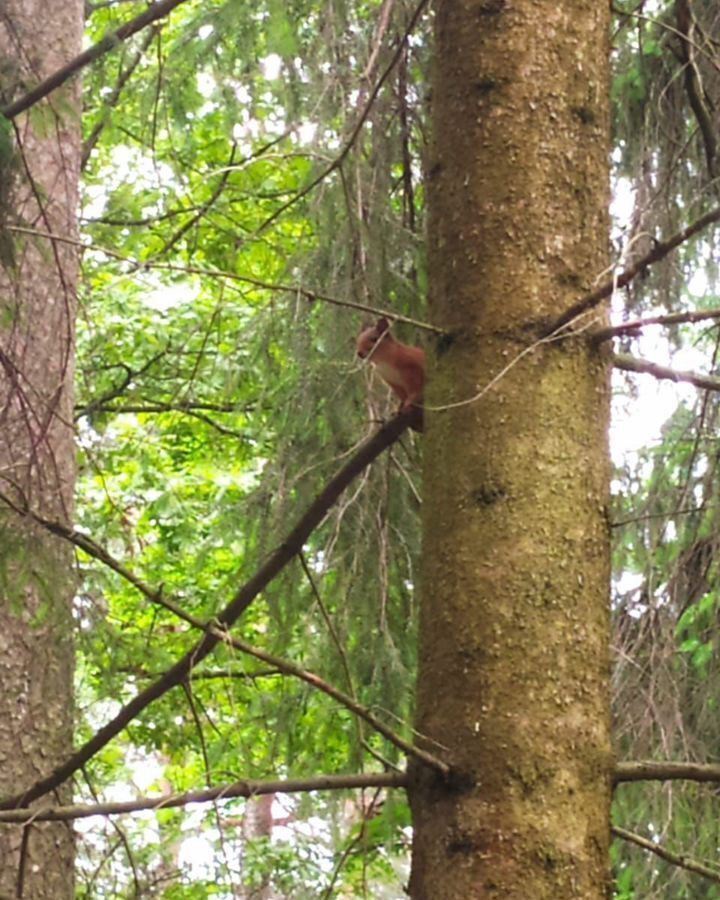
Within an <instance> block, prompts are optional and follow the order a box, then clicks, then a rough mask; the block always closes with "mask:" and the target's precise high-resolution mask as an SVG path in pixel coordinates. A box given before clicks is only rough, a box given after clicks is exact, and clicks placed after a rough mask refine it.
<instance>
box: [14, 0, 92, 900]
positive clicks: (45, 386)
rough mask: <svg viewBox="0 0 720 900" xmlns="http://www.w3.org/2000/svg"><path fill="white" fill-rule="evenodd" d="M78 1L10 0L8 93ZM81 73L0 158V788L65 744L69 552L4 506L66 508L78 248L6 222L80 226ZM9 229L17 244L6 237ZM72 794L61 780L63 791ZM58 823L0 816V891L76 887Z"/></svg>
mask: <svg viewBox="0 0 720 900" xmlns="http://www.w3.org/2000/svg"><path fill="white" fill-rule="evenodd" d="M82 29H83V4H82V2H81V0H67V2H62V3H48V2H47V0H4V2H3V4H2V9H1V10H0V60H1V62H2V68H3V72H4V73H5V75H4V78H3V84H2V89H3V94H4V96H3V101H4V102H6V101H7V100H9V99H11V95H19V94H21V93H22V92H23V90H24V89H25V88H26V87H27V86H28V85H31V84H33V83H35V82H37V81H38V80H40V79H42V78H44V77H45V76H46V75H48V74H50V73H51V72H52V71H54V70H55V69H56V68H58V67H59V66H60V65H62V64H63V63H65V62H66V61H67V60H68V59H69V58H70V57H72V56H73V55H75V54H77V53H78V52H79V51H80V49H81V39H82ZM79 116H80V96H79V86H78V84H77V82H76V83H75V84H73V85H71V86H69V87H67V88H65V89H63V90H61V91H57V92H55V93H54V94H52V95H51V97H50V98H49V99H48V100H46V101H44V102H43V103H41V104H39V105H38V107H36V108H34V109H33V110H31V111H30V113H29V114H27V115H24V116H21V117H20V118H19V119H18V120H17V121H16V122H14V123H13V125H14V133H12V132H11V137H12V140H13V141H14V143H15V148H16V151H17V152H16V157H15V161H14V163H13V164H10V163H8V162H7V159H6V158H5V157H2V159H3V162H2V166H3V168H2V171H0V184H1V185H2V190H0V202H1V203H2V209H1V210H0V225H1V226H2V238H3V242H2V248H3V250H2V268H1V269H0V305H1V309H0V493H1V494H2V498H3V499H0V627H1V628H2V643H0V794H4V795H6V794H10V793H15V792H16V791H18V789H20V788H21V787H22V786H24V785H28V786H29V785H30V784H32V783H33V782H34V781H36V780H37V779H38V778H39V777H40V776H43V775H47V773H48V771H49V770H50V769H52V768H53V767H54V766H55V765H57V763H58V762H59V761H60V760H61V759H62V758H64V757H65V756H66V755H67V754H68V753H69V751H70V750H71V748H72V678H73V648H72V620H71V602H72V596H73V586H72V578H71V574H72V556H71V555H70V554H69V553H68V552H67V551H66V550H65V548H63V547H59V546H57V545H56V544H54V543H53V542H52V541H51V540H49V539H48V538H47V537H46V536H44V535H43V534H41V533H39V532H38V531H37V530H35V529H33V528H31V527H30V526H29V525H28V523H27V522H26V521H24V519H23V517H22V516H20V515H18V514H17V512H16V511H13V510H12V509H11V508H10V506H14V507H15V508H16V509H17V508H23V507H25V506H28V507H30V508H31V509H33V510H36V511H39V512H40V513H41V514H43V515H45V516H47V517H49V518H53V519H58V520H62V521H68V520H69V519H70V515H71V509H72V498H73V482H74V473H75V469H74V450H73V430H72V409H73V394H72V380H73V351H74V317H75V299H76V297H75V292H76V282H77V268H78V267H77V253H76V251H75V249H74V248H69V247H68V246H67V245H61V244H51V243H49V242H48V241H47V240H46V239H34V238H28V237H27V236H24V237H17V233H16V232H12V231H8V230H7V227H8V226H13V225H20V226H23V227H32V228H36V229H38V230H40V231H44V232H48V231H51V232H57V233H59V234H61V235H63V236H68V235H74V234H75V233H76V220H77V204H78V190H77V189H78V174H79V161H80V127H79V126H80V120H79ZM13 242H14V251H13V253H12V254H11V253H10V252H9V246H10V244H11V243H13ZM54 799H59V800H60V801H61V802H64V803H66V802H68V801H69V799H70V794H69V786H68V787H67V788H65V789H63V790H62V791H60V792H59V794H58V797H57V798H54ZM73 854H74V842H73V835H72V829H71V828H70V827H69V826H68V825H67V824H64V823H53V824H43V825H33V826H31V827H30V828H29V829H26V830H25V831H23V830H21V829H18V828H14V827H11V826H3V827H2V828H0V896H3V897H5V896H24V897H32V898H52V900H62V898H70V897H73V896H74V889H73Z"/></svg>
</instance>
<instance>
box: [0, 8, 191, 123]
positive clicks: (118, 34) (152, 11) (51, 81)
mask: <svg viewBox="0 0 720 900" xmlns="http://www.w3.org/2000/svg"><path fill="white" fill-rule="evenodd" d="M185 2H186V0H160V2H158V3H153V4H152V6H150V7H148V9H146V10H145V12H142V13H140V15H139V16H136V17H135V18H134V19H131V20H130V21H129V22H126V23H125V24H124V25H121V26H120V28H118V29H116V30H115V31H112V32H110V34H106V35H105V37H104V38H102V39H101V40H100V41H98V43H97V44H93V46H92V47H88V49H87V50H84V51H83V52H82V53H80V54H79V55H78V56H76V57H75V59H71V60H70V62H68V63H67V64H66V65H64V66H63V67H62V68H60V69H58V70H57V71H56V72H53V74H52V75H49V76H48V77H47V78H46V79H45V80H44V81H41V82H40V84H38V85H36V86H35V87H34V88H33V89H32V90H30V91H28V92H27V94H25V95H24V96H22V97H19V98H18V99H17V100H15V101H14V102H13V103H9V104H8V105H7V106H4V107H2V109H0V115H3V116H5V118H6V119H14V118H15V116H17V115H19V114H20V113H21V112H25V110H26V109H30V107H31V106H33V105H34V104H35V103H37V102H38V101H39V100H42V99H43V97H46V96H47V95H48V94H50V93H52V91H54V90H55V89H56V88H59V87H60V86H61V85H63V84H65V82H66V81H67V80H68V79H69V78H72V76H73V75H75V74H77V73H78V72H79V71H80V70H81V69H83V68H85V66H87V65H89V64H90V63H92V62H95V60H96V59H99V58H100V57H101V56H104V55H105V54H106V53H108V52H109V51H110V50H113V49H114V48H115V47H117V45H118V44H120V43H122V42H123V41H125V40H127V39H128V38H129V37H132V35H134V34H137V32H138V31H141V30H142V29H143V28H145V26H146V25H150V24H151V23H152V22H156V21H157V20H158V19H162V18H164V17H165V16H167V15H168V13H170V12H172V10H173V9H175V7H176V6H180V4H181V3H185Z"/></svg>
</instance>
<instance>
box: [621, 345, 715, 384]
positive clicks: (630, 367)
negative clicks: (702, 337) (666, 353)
mask: <svg viewBox="0 0 720 900" xmlns="http://www.w3.org/2000/svg"><path fill="white" fill-rule="evenodd" d="M612 364H613V365H614V366H615V368H616V369H623V370H624V371H626V372H639V373H640V374H643V375H652V376H654V377H655V378H659V379H662V380H665V381H676V382H679V381H682V382H685V383H687V384H694V385H695V387H697V388H701V389H702V390H706V391H720V378H718V377H717V376H715V375H703V374H702V373H701V372H687V371H682V370H681V371H678V370H676V369H671V368H670V367H669V366H661V365H660V364H659V363H654V362H652V361H651V360H649V359H641V358H640V357H637V356H630V354H629V353H613V355H612Z"/></svg>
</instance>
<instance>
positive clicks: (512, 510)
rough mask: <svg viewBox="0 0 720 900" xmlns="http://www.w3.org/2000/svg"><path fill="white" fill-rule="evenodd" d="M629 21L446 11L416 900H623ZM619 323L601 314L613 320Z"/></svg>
mask: <svg viewBox="0 0 720 900" xmlns="http://www.w3.org/2000/svg"><path fill="white" fill-rule="evenodd" d="M608 12H609V10H608V6H607V4H603V3H598V2H596V0H576V2H574V3H562V2H558V0H552V2H551V0H513V2H506V0H440V2H439V4H438V6H437V16H436V47H435V55H436V64H435V76H434V85H433V95H432V101H431V102H432V116H433V134H434V139H433V145H432V148H431V154H430V159H429V162H428V197H429V204H430V224H429V234H428V240H429V254H430V259H429V263H430V293H431V302H432V310H433V319H434V321H435V323H436V324H438V325H440V326H442V327H444V328H446V329H447V330H448V331H449V332H450V338H449V339H448V340H446V341H443V342H441V344H440V345H439V347H438V354H437V359H436V360H435V363H434V365H432V366H431V372H430V387H429V390H428V392H427V396H426V405H427V407H429V409H430V411H429V413H428V414H427V420H428V424H427V433H426V437H425V446H424V462H425V480H424V485H425V497H424V515H425V522H424V525H425V543H424V552H423V586H422V617H421V647H420V673H419V682H418V714H417V727H418V730H419V732H420V734H421V735H423V736H424V740H425V741H426V746H427V747H428V748H429V749H432V751H433V752H435V753H439V754H441V755H442V754H444V755H445V757H446V758H447V759H448V760H449V761H451V762H452V763H453V764H454V765H455V766H457V767H458V769H459V770H460V771H461V772H462V774H463V778H462V779H458V780H457V782H456V783H455V784H454V785H453V786H452V788H451V787H449V786H446V785H443V784H440V783H438V782H437V780H435V779H433V778H432V776H431V775H430V774H428V773H427V772H425V771H421V770H420V769H418V767H417V766H416V767H415V772H414V778H415V783H414V786H413V788H412V790H411V804H412V808H413V818H414V828H415V838H414V847H413V862H412V878H411V895H412V897H413V898H414V900H439V898H442V900H455V898H457V900H472V898H476V897H483V898H484V897H498V898H501V897H502V898H503V900H513V898H514V900H528V898H533V900H545V898H547V900H563V898H583V900H591V898H601V897H602V898H604V897H606V896H608V894H609V890H610V887H609V871H608V869H609V866H608V859H607V851H608V841H609V834H608V832H609V802H610V778H609V773H610V767H611V751H610V741H609V696H608V668H609V652H608V643H609V609H608V597H609V550H608V537H609V534H608V524H607V496H608V474H609V466H608V461H607V419H608V399H609V391H608V371H607V361H606V359H604V358H601V356H600V355H599V352H596V351H594V350H593V349H592V348H591V347H590V346H589V344H588V341H587V335H588V333H589V331H591V330H592V328H593V327H594V323H589V322H588V319H587V318H586V319H584V320H583V321H582V323H576V326H577V332H578V333H577V334H576V335H575V336H572V337H566V338H565V339H563V340H558V341H553V342H544V343H541V344H540V345H538V346H537V347H536V349H534V350H533V351H532V352H526V353H525V354H524V355H522V356H521V357H520V358H519V360H518V361H517V363H516V364H515V365H514V366H512V367H511V368H510V369H509V370H508V371H507V372H506V374H505V375H504V376H503V377H502V378H501V379H500V380H499V381H498V382H497V384H495V385H494V386H493V387H492V388H491V389H490V390H489V391H488V392H487V393H486V394H485V395H484V396H483V397H482V398H480V399H476V400H474V401H473V402H470V403H467V404H465V405H460V406H457V407H455V408H451V409H446V410H444V411H439V410H437V409H436V411H435V412H433V411H432V409H433V407H440V406H442V405H443V404H448V403H452V402H456V401H462V400H465V399H467V398H471V397H473V396H474V395H477V394H478V392H479V391H480V389H481V388H482V387H483V386H485V385H487V384H488V382H489V381H490V380H491V378H493V376H495V375H497V374H498V373H499V372H500V371H501V370H502V369H503V368H504V367H506V366H507V365H508V363H510V362H511V361H512V360H513V359H515V358H516V357H517V356H518V354H520V353H521V352H522V351H523V350H524V349H525V348H526V347H528V345H530V344H532V343H533V341H534V340H537V339H539V338H542V337H543V335H545V334H546V330H547V323H548V322H552V321H553V320H554V319H555V318H556V317H557V316H559V315H560V313H561V312H562V311H563V310H564V309H566V308H568V307H569V306H570V305H571V304H572V302H573V301H574V300H576V299H577V297H578V296H579V295H580V294H581V293H582V292H583V291H585V290H587V289H588V288H590V287H591V286H592V284H593V280H594V279H595V278H596V277H597V276H599V275H600V274H601V273H603V271H604V270H605V268H606V265H607V247H608V220H607V204H608V90H609V85H608V39H607V34H608ZM592 315H593V316H594V317H595V318H596V319H597V318H598V317H599V318H600V319H602V313H600V314H598V313H597V311H595V312H594V313H593V314H592Z"/></svg>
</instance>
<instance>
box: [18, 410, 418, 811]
mask: <svg viewBox="0 0 720 900" xmlns="http://www.w3.org/2000/svg"><path fill="white" fill-rule="evenodd" d="M415 414H416V410H414V409H410V410H408V411H407V412H405V413H401V414H400V415H397V416H395V417H394V418H393V419H391V420H390V421H389V422H388V423H386V424H385V425H384V426H383V427H382V428H380V429H379V430H378V431H377V432H375V434H374V435H372V437H370V438H369V439H368V440H367V441H365V443H364V444H362V445H361V447H360V448H359V449H358V450H357V452H356V453H355V454H354V456H352V457H351V458H350V459H349V460H348V462H347V463H346V464H345V465H344V466H343V467H342V469H340V471H339V472H338V473H337V474H336V475H335V476H334V477H333V478H331V479H330V481H329V482H328V484H327V485H326V486H325V488H324V489H323V490H322V491H321V492H320V493H319V494H318V496H317V497H316V498H315V500H314V501H313V502H312V503H311V504H310V507H309V508H308V509H307V510H306V512H305V514H304V515H303V516H301V518H300V519H299V521H298V522H297V524H296V525H295V527H294V528H293V529H292V530H291V531H290V532H289V534H288V535H287V537H286V538H285V540H284V541H283V543H282V544H281V545H280V546H279V547H278V548H277V549H276V550H275V551H274V553H272V554H271V555H270V557H269V558H268V559H267V561H266V562H265V563H264V564H263V565H262V566H261V567H260V568H259V569H258V571H257V572H256V573H255V575H253V576H252V577H251V578H250V579H249V580H248V581H246V582H245V584H244V585H243V586H242V587H241V588H240V589H239V590H238V592H237V594H236V595H235V597H234V598H233V599H232V601H231V602H230V603H229V604H228V605H227V606H226V607H225V608H224V609H223V610H222V611H221V613H220V614H219V615H218V616H217V619H216V620H215V624H214V626H213V628H212V629H209V630H208V631H207V632H206V633H205V634H204V636H203V637H202V638H201V639H200V640H199V641H198V643H197V644H196V645H195V646H194V647H193V648H192V649H191V650H190V651H189V652H187V653H186V654H185V655H184V656H182V657H181V658H180V659H179V660H178V661H177V662H176V663H175V664H174V665H173V666H172V667H171V668H170V669H168V671H167V672H166V673H165V674H164V675H162V676H161V677H160V678H158V679H157V680H156V681H155V682H153V683H152V684H150V685H148V687H147V688H145V689H144V690H142V691H140V692H139V693H138V694H136V695H135V697H134V698H133V699H132V700H131V701H130V702H129V703H127V704H126V705H125V706H124V707H123V708H122V709H121V710H120V712H119V713H118V714H117V715H116V716H115V717H114V718H113V719H111V720H110V722H108V723H107V724H106V725H104V726H103V727H102V728H100V729H99V730H98V731H97V732H96V733H95V734H94V735H93V736H92V737H91V738H90V739H89V740H88V741H86V742H85V744H83V745H82V747H80V748H79V749H78V750H76V751H75V753H73V754H71V756H70V757H69V758H68V759H67V760H66V761H65V762H64V763H62V764H61V765H59V766H58V767H57V768H56V769H55V770H54V771H52V772H51V773H50V774H49V775H47V776H46V777H45V778H41V779H40V780H39V781H37V782H36V783H35V784H33V785H32V786H30V787H28V788H27V789H26V790H23V791H21V792H20V793H18V794H15V795H14V796H12V797H8V798H5V799H4V800H2V801H0V809H12V808H15V807H18V806H25V805H27V804H28V803H31V802H32V801H33V800H36V799H37V798H38V797H42V796H43V795H44V794H46V793H48V792H49V791H52V790H54V789H55V788H56V787H58V785H60V784H62V783H63V782H64V781H66V780H67V779H68V778H69V777H70V776H71V775H73V774H74V773H75V772H77V771H78V769H80V768H81V767H82V766H84V765H85V763H87V762H88V760H90V759H92V757H93V756H94V755H95V754H96V753H98V752H99V751H100V750H101V749H102V748H103V747H105V746H106V745H107V744H108V743H109V742H110V741H111V740H112V739H113V738H115V737H116V736H117V735H118V734H120V732H121V731H122V730H123V729H124V728H126V727H127V726H128V725H129V724H130V723H131V722H132V721H133V719H135V718H136V717H137V716H138V715H139V714H140V713H141V712H142V711H143V710H145V709H146V708H147V707H148V706H150V704H151V703H154V702H155V701H156V700H158V699H159V698H160V697H163V696H164V695H165V694H166V693H167V692H168V691H169V690H171V689H172V688H174V687H175V686H177V685H179V684H181V683H182V682H183V681H185V679H186V678H187V677H188V675H189V674H190V672H191V671H192V670H193V669H194V668H195V666H197V665H198V664H199V663H200V662H202V660H203V659H205V657H206V656H208V654H210V653H211V652H212V651H213V650H214V649H215V647H217V645H218V644H219V643H221V642H222V640H224V639H225V637H226V631H227V630H228V629H230V628H231V627H232V626H233V625H234V624H235V622H236V621H237V620H238V618H239V617H240V616H241V615H242V613H243V612H245V610H246V609H247V608H248V606H250V604H251V603H252V602H253V600H254V599H255V598H256V597H257V596H258V594H259V593H260V592H261V591H262V590H264V589H265V588H266V587H267V585H268V584H270V582H271V581H273V579H274V578H276V577H277V575H278V574H279V573H280V572H282V570H283V569H284V568H285V566H286V565H287V564H288V562H290V560H291V559H293V557H294V556H296V555H297V554H298V553H299V552H300V551H301V550H302V547H303V545H304V544H305V542H306V541H307V539H308V538H309V537H310V535H311V534H312V533H313V531H314V530H315V529H316V528H317V527H318V526H319V525H320V524H321V523H322V521H323V520H324V519H325V516H326V515H327V513H328V511H329V510H330V508H331V507H332V506H333V505H334V504H335V502H336V501H337V500H338V498H339V497H340V495H341V494H342V493H343V491H344V490H345V488H347V487H348V485H349V484H350V483H351V482H352V481H353V480H354V479H355V478H356V477H357V475H359V474H360V472H362V471H363V470H364V469H365V468H367V466H369V465H370V463H372V462H373V461H374V460H375V459H376V458H377V457H378V456H379V455H380V453H382V451H383V450H385V449H386V448H387V447H389V446H390V445H391V444H393V443H394V442H395V441H396V440H398V438H399V437H400V436H401V434H402V433H403V432H404V431H405V430H406V429H407V428H408V427H409V426H410V423H411V422H412V420H413V419H414V417H415Z"/></svg>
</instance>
